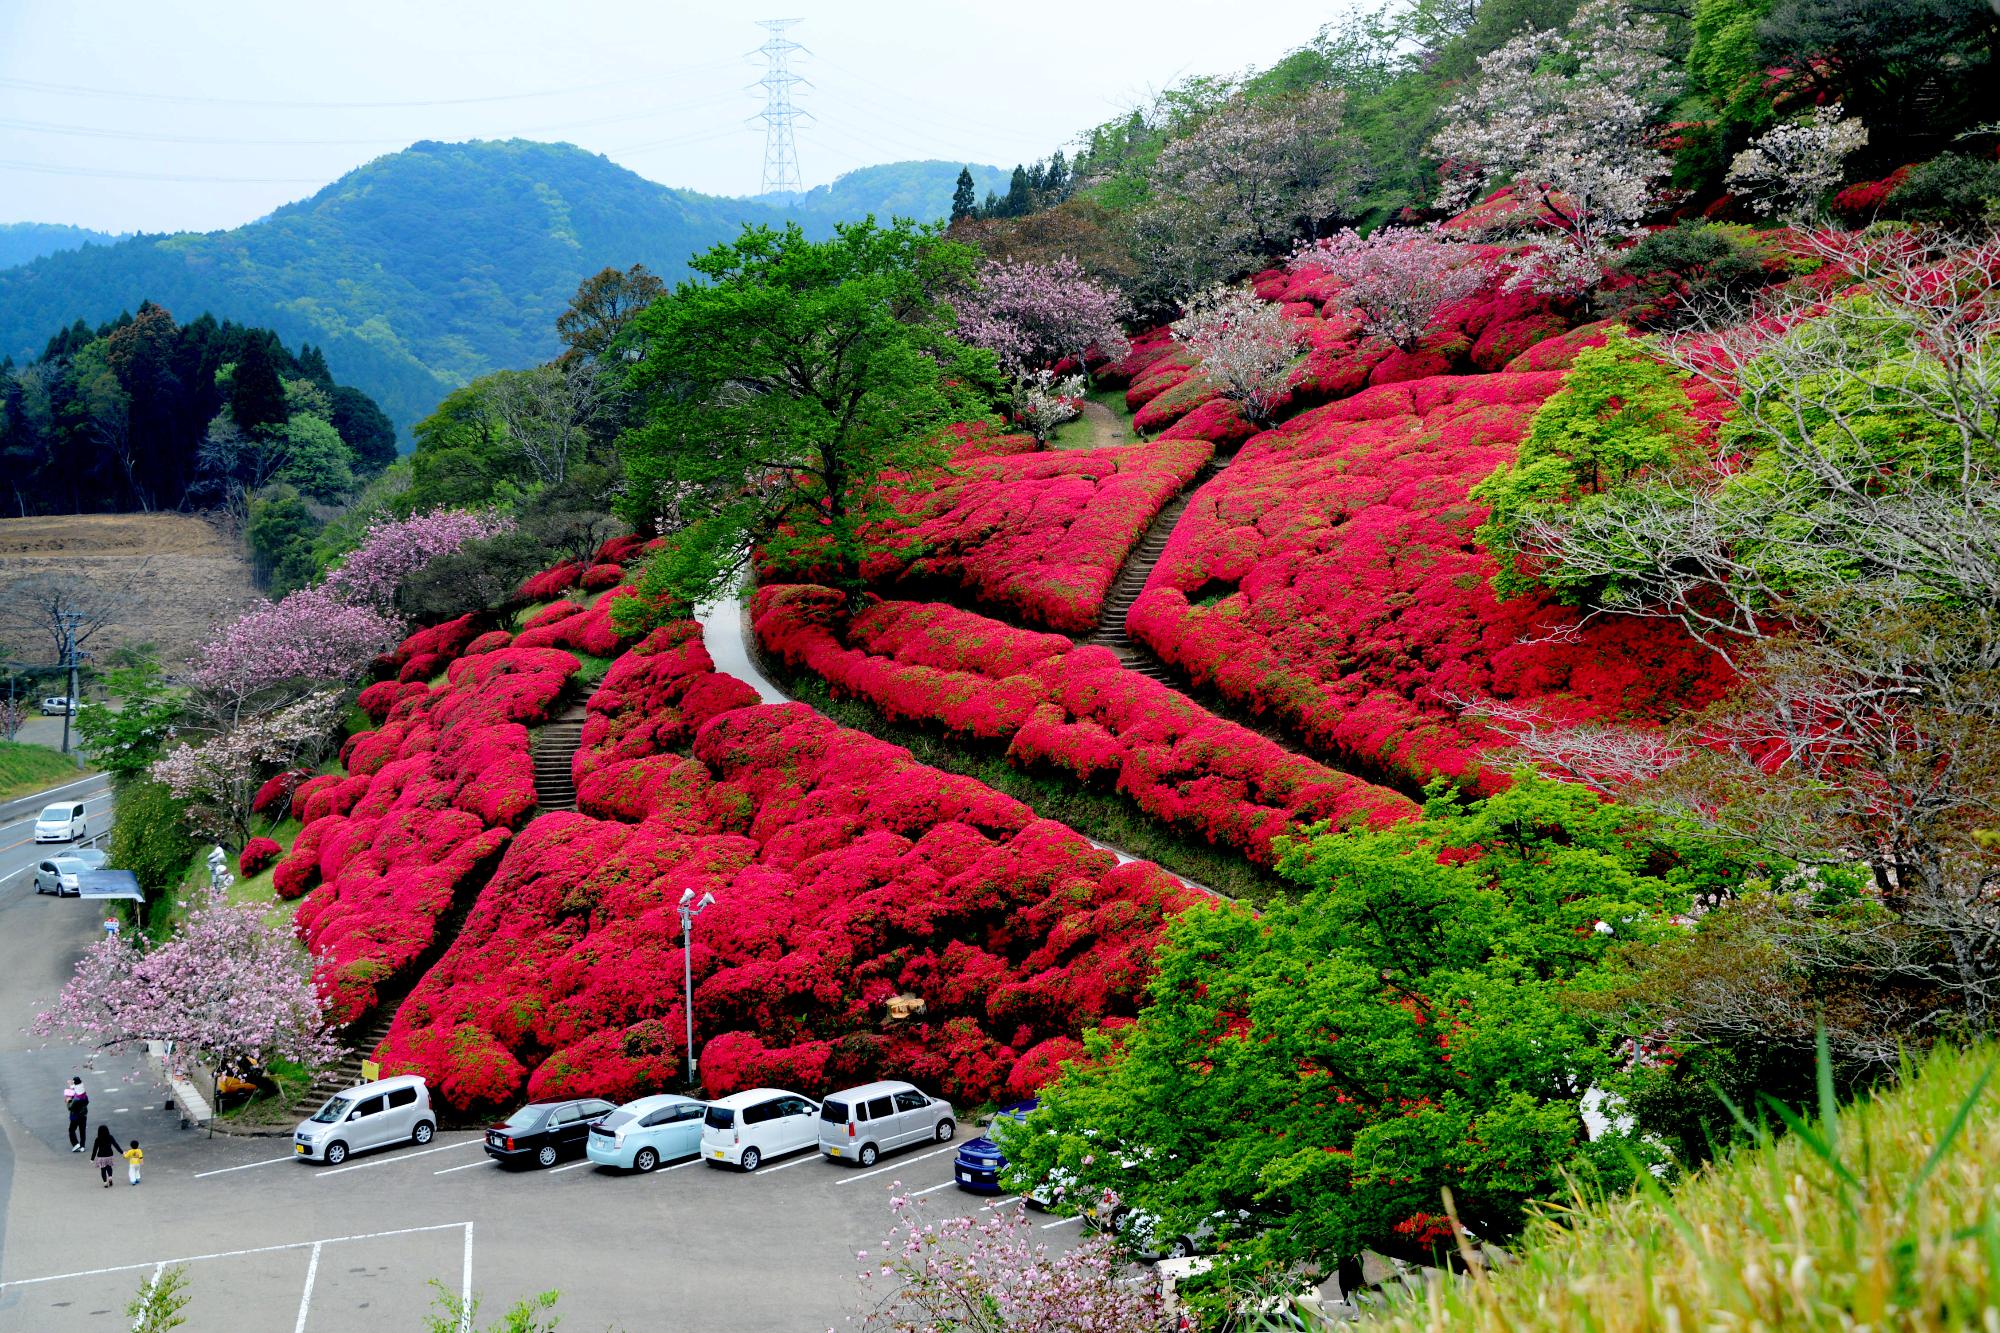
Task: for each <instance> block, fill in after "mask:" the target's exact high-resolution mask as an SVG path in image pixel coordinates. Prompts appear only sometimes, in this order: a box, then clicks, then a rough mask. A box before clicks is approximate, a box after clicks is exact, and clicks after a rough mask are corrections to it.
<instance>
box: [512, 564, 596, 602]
mask: <svg viewBox="0 0 2000 1333" xmlns="http://www.w3.org/2000/svg"><path fill="white" fill-rule="evenodd" d="M583 571H584V566H582V565H580V564H578V563H577V562H576V561H574V560H565V561H563V562H562V563H561V564H559V565H554V566H552V567H550V568H548V569H545V570H543V571H542V572H541V573H539V574H530V575H529V576H528V577H527V578H525V579H523V580H522V581H521V587H520V590H519V591H518V592H517V593H516V594H515V595H516V596H518V597H519V598H520V599H521V600H522V601H524V602H547V601H552V600H554V599H555V598H557V597H560V596H562V595H563V594H564V593H566V592H568V591H569V590H570V589H571V588H574V587H575V586H576V584H577V580H579V579H581V578H582V577H583Z"/></svg>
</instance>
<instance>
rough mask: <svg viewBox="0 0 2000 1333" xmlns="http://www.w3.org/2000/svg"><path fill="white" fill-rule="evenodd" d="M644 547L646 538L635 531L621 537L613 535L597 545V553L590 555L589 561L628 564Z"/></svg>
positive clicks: (598, 563)
mask: <svg viewBox="0 0 2000 1333" xmlns="http://www.w3.org/2000/svg"><path fill="white" fill-rule="evenodd" d="M645 549H646V539H645V538H644V537H641V536H639V535H638V534H637V533H632V532H628V533H626V534H625V535H624V536H623V537H613V538H611V539H610V540H609V541H607V542H605V543H604V544H603V545H602V546H600V547H598V548H597V553H596V554H595V555H593V556H591V557H590V563H591V564H593V565H623V564H629V563H630V562H631V561H632V560H633V559H634V558H635V557H637V556H638V555H639V554H640V552H642V551H644V550H645Z"/></svg>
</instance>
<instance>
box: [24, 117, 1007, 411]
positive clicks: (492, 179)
mask: <svg viewBox="0 0 2000 1333" xmlns="http://www.w3.org/2000/svg"><path fill="white" fill-rule="evenodd" d="M959 169H960V164H959V163H956V162H937V161H932V162H897V163H889V164H886V165H883V166H877V167H867V168H863V169H861V170H859V171H855V172H852V173H849V174H848V175H847V176H844V177H842V178H840V179H839V180H837V181H835V182H834V183H833V184H832V185H830V186H821V187H819V188H818V189H815V190H812V191H809V192H805V193H802V194H795V195H791V194H788V195H767V196H763V197H759V198H753V199H727V198H719V197H716V196H713V195H704V194H697V193H695V192H693V191H689V190H677V189H672V188H670V187H668V186H664V185H660V184H658V183H656V182H653V181H650V180H647V179H645V178H644V177H642V176H639V175H637V174H636V173H634V172H632V171H629V170H627V169H625V168H624V167H621V166H619V165H617V164H616V163H614V162H612V161H611V160H609V159H608V158H605V157H602V156H600V155H598V154H594V153H590V152H586V151H585V150H583V149H581V148H577V147H575V146H573V145H570V144H555V143H540V142H535V141H531V140H525V139H508V140H475V141H471V142H466V143H436V142H423V143H418V144H414V145H412V146H411V147H409V148H407V149H405V150H403V151H402V152H398V153H391V154H389V155H387V156H384V157H380V158H377V159H375V160H374V161H372V162H369V163H367V164H365V165H363V166H361V167H358V168H356V169H355V170H353V171H350V172H349V173H347V174H346V175H345V176H342V177H341V178H340V179H339V180H337V181H334V182H333V183H332V184H331V185H328V186H327V187H325V188H324V189H322V190H320V191H319V192H318V193H316V194H314V195H312V196H311V197H310V198H307V199H302V200H300V201H298V202H296V203H292V204H287V205H285V206H283V207H281V208H279V209H277V210H275V211H273V212H272V213H271V214H269V215H268V216H266V217H263V218H260V219H258V220H257V221H255V222H252V223H248V224H246V225H244V226H241V227H235V228H232V229H230V230H227V231H214V232H182V233H175V234H170V235H141V236H134V237H131V238H129V239H123V240H120V239H117V238H112V237H107V236H104V235H102V234H101V233H90V232H83V231H82V230H81V229H77V228H46V227H41V226H39V224H37V225H35V226H33V227H15V228H0V246H10V245H11V247H12V250H11V251H10V250H8V249H0V357H4V356H12V357H14V358H15V359H16V360H25V359H27V358H29V357H32V356H33V355H34V354H36V353H38V352H40V351H41V349H42V347H43V346H44V344H45V343H46V342H47V340H48V338H49V336H50V335H51V334H52V333H54V332H55V330H57V329H58V328H61V327H64V326H66V325H68V324H71V323H73V322H74V321H76V320H79V319H81V320H84V321H86V322H88V323H91V324H96V323H98V322H100V321H104V320H108V319H113V318H115V317H116V316H117V315H118V314H119V313H120V312H121V311H128V310H136V309H137V308H138V306H139V303H140V302H141V301H143V300H151V301H155V302H157V303H159V304H160V305H162V306H165V307H166V308H167V309H168V310H169V311H171V312H172V313H173V314H174V315H175V316H176V317H178V318H182V319H191V318H193V317H194V316H196V315H199V314H201V313H202V312H203V311H207V312H209V313H212V314H214V315H215V316H216V317H217V318H223V319H234V320H236V321H238V322H240V323H244V324H252V325H259V326H264V327H269V328H272V329H275V330H277V332H278V333H279V335H280V336H281V337H282V338H284V340H285V341H286V342H288V343H299V342H310V343H313V344H314V345H316V346H318V347H320V348H321V349H322V350H323V351H324V352H325V354H326V359H327V362H328V364H329V365H330V366H331V367H332V369H333V373H334V374H335V375H336V376H338V377H339V379H340V380H341V382H343V383H347V384H353V385H355V386H356V387H358V388H360V389H362V390H364V391H365V392H367V393H368V394H369V395H370V396H371V397H373V398H374V399H375V400H376V401H377V402H378V403H380V404H381V405H382V407H383V408H384V410H386V411H387V412H388V413H389V415H390V416H391V417H392V418H393V419H394V420H395V422H396V424H397V425H398V427H399V428H401V429H402V430H404V431H405V432H407V430H408V428H409V426H410V424H411V423H412V422H414V421H416V420H418V419H419V418H421V417H422V416H423V415H424V414H425V413H427V412H428V411H429V410H430V409H431V407H433V406H434V405H435V404H436V403H437V401H438V400H439V399H440V398H442V397H443V396H444V395H445V394H446V393H448V392H450V391H451V390H452V389H454V388H456V387H458V386H459V385H461V384H464V383H465V382H466V381H468V380H470V379H472V378H474V377H475V376H478V375H481V374H484V373H486V372H487V371H490V370H496V369H503V368H508V367H519V366H526V365H531V364H534V363H535V362H537V361H541V360H544V359H546V358H547V357H548V356H550V355H552V354H553V353H554V351H555V350H556V347H557V344H556V338H555V328H554V325H555V318H556V315H557V314H558V313H560V312H561V310H562V308H563V306H564V305H565V304H566V303H567V302H568V300H569V298H570V297H571V296H572V295H573V294H574V293H575V291H576V286H577V284H578V283H579V282H580V281H582V280H583V279H584V278H585V277H588V276H589V275H590V274H592V273H595V272H597V271H598V270H599V269H602V268H605V267H607V266H616V267H619V268H625V267H628V266H630V265H632V264H634V263H642V264H645V265H646V266H647V267H648V268H650V269H652V270H653V271H654V272H655V273H657V274H659V275H660V276H661V277H662V278H664V279H666V280H667V281H669V282H672V281H674V280H676V279H679V278H681V277H684V276H686V274H687V272H688V269H687V266H686V261H687V260H688V258H689V257H690V256H692V255H693V254H695V253H697V252H699V251H702V250H705V249H707V248H709V247H710V246H712V245H715V244H717V243H718V242H721V241H725V240H728V239H729V238H730V237H732V236H734V235H735V234H736V232H737V230H738V229H739V228H740V227H742V226H743V225H744V224H746V223H758V224H765V225H772V226H776V225H782V224H783V223H785V222H787V221H797V222H798V223H800V225H802V226H804V227H805V228H806V229H807V230H808V231H812V232H815V233H824V232H829V231H831V230H832V227H833V224H834V223H836V222H840V221H848V220H854V219H859V218H861V217H864V216H866V215H868V214H870V213H873V214H875V215H877V216H879V217H885V218H886V217H888V216H891V215H896V216H916V217H918V218H920V219H923V220H926V221H928V220H933V219H936V218H940V217H942V216H944V215H945V214H946V213H947V212H949V210H950V202H951V193H952V187H953V184H954V182H955V181H956V180H957V177H958V172H959ZM972 171H973V175H974V179H975V183H976V185H977V187H978V189H979V190H980V191H981V193H982V195H983V193H984V191H985V190H987V189H991V188H1002V189H1004V188H1005V180H1006V178H1005V176H1004V174H1003V173H1001V172H1000V171H999V169H998V168H995V167H989V166H974V167H973V168H972ZM996 182H997V187H996ZM71 233H73V234H71ZM57 245H61V246H63V247H65V248H61V249H55V248H54V247H55V246H57ZM10 252H12V253H20V254H26V255H28V256H30V258H29V259H28V261H27V262H25V263H20V262H16V263H15V264H14V266H12V267H6V266H4V265H5V264H6V258H5V257H6V255H7V254H8V253H10Z"/></svg>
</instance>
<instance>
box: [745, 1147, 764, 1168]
mask: <svg viewBox="0 0 2000 1333" xmlns="http://www.w3.org/2000/svg"><path fill="white" fill-rule="evenodd" d="M763 1160H764V1154H763V1153H760V1152H758V1151H757V1150H756V1149H755V1148H745V1149H744V1150H743V1169H744V1170H745V1171H755V1170H756V1169H757V1167H758V1166H759V1165H760V1164H761V1163H762V1162H763Z"/></svg>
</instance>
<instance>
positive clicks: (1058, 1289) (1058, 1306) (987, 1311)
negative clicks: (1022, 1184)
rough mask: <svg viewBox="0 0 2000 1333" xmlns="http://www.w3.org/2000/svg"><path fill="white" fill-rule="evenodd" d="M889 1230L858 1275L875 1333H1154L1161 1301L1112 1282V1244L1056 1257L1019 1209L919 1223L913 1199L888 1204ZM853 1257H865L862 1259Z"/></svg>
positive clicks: (867, 1322) (1115, 1269)
mask: <svg viewBox="0 0 2000 1333" xmlns="http://www.w3.org/2000/svg"><path fill="white" fill-rule="evenodd" d="M889 1206H890V1208H891V1210H892V1211H893V1214H894V1217H895V1225H894V1228H893V1230H892V1231H891V1233H890V1235H889V1237H888V1239H886V1240H884V1241H883V1242H882V1253H881V1255H880V1257H879V1259H878V1260H877V1261H876V1262H875V1263H874V1266H873V1267H871V1268H870V1269H869V1270H868V1271H866V1272H864V1273H862V1275H861V1281H862V1286H863V1289H864V1291H865V1292H867V1293H868V1295H869V1296H870V1297H871V1298H873V1299H874V1301H875V1304H874V1305H873V1306H872V1307H871V1308H870V1309H869V1310H868V1312H867V1313H866V1314H865V1315H864V1316H863V1317H862V1321H861V1326H862V1327H863V1328H865V1329H869V1330H873V1331H874V1333H930V1330H933V1329H944V1328H949V1329H957V1330H961V1333H1044V1330H1051V1329H1062V1330H1064V1333H1154V1331H1155V1330H1157V1329H1158V1328H1160V1326H1161V1322H1160V1321H1161V1310H1160V1300H1159V1296H1158V1293H1157V1290H1156V1289H1155V1288H1154V1287H1153V1285H1152V1284H1151V1283H1138V1284H1127V1283H1124V1282H1121V1281H1120V1280H1119V1276H1120V1275H1119V1269H1120V1267H1121V1265H1120V1263H1119V1260H1118V1257H1117V1253H1116V1251H1115V1250H1114V1249H1113V1247H1112V1245H1111V1242H1110V1241H1108V1240H1106V1239H1104V1238H1102V1237H1098V1238H1095V1239H1092V1240H1088V1241H1085V1242H1084V1243H1083V1244H1081V1245H1079V1246H1077V1247H1076V1248H1075V1249H1072V1250H1069V1251H1067V1252H1065V1253H1062V1254H1050V1253H1049V1250H1048V1247H1047V1246H1046V1245H1042V1244H1040V1243H1039V1242H1034V1241H1031V1240H1030V1236H1031V1234H1032V1233H1031V1231H1030V1228H1031V1227H1032V1225H1033V1224H1032V1223H1030V1222H1029V1221H1028V1219H1027V1218H1026V1217H1025V1216H1024V1215H1023V1210H1021V1209H1019V1208H1003V1209H989V1210H987V1211H986V1213H985V1214H984V1216H982V1217H946V1218H940V1219H938V1220H936V1221H930V1220H927V1219H926V1218H925V1217H924V1216H923V1212H922V1210H921V1208H920V1207H919V1206H918V1204H917V1202H916V1201H915V1200H914V1199H911V1198H908V1197H905V1196H902V1195H897V1196H895V1197H892V1198H891V1199H890V1201H889ZM861 1257H862V1258H863V1259H864V1260H866V1259H868V1258H869V1256H868V1254H867V1253H866V1252H865V1251H864V1252H863V1254H862V1255H861Z"/></svg>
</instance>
